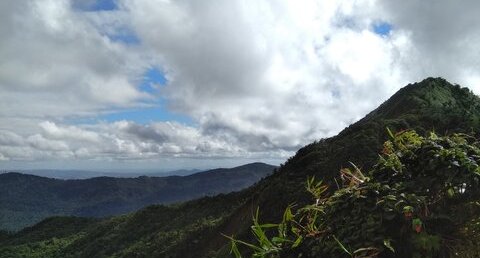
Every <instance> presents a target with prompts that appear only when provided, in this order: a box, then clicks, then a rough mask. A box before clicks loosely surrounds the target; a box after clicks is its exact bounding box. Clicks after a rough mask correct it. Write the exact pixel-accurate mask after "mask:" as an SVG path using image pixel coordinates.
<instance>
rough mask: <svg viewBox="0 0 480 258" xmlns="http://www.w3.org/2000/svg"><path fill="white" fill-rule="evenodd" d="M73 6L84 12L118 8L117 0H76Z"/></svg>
mask: <svg viewBox="0 0 480 258" xmlns="http://www.w3.org/2000/svg"><path fill="white" fill-rule="evenodd" d="M72 6H73V8H74V9H76V10H80V11H84V12H98V11H112V10H116V9H118V6H117V4H116V0H94V1H88V0H74V1H73V4H72Z"/></svg>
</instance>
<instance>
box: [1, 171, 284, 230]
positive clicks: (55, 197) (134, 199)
mask: <svg viewBox="0 0 480 258" xmlns="http://www.w3.org/2000/svg"><path fill="white" fill-rule="evenodd" d="M274 168H275V166H271V165H268V164H265V163H251V164H246V165H242V166H238V167H234V168H229V169H227V168H220V169H214V170H208V171H204V172H198V173H195V174H193V175H188V176H167V177H148V176H139V177H136V178H114V177H95V178H90V179H69V180H64V179H52V178H45V177H40V176H35V175H26V174H21V173H14V172H10V173H4V174H0V203H2V209H1V210H0V215H2V216H0V228H2V229H7V230H16V229H19V228H21V227H23V226H28V225H31V223H32V222H38V221H40V219H42V218H46V217H48V216H54V215H56V216H59V215H75V216H85V217H104V216H111V215H116V214H117V215H118V214H123V213H126V212H132V211H134V210H137V209H140V208H142V207H144V206H146V205H151V204H159V203H164V204H167V203H173V202H179V201H186V200H190V199H194V198H199V197H202V196H206V195H215V194H219V193H227V192H230V191H238V190H240V189H243V188H245V187H247V186H250V185H251V184H253V183H255V182H256V181H258V180H259V179H260V178H262V177H264V176H266V175H268V174H269V173H271V172H272V171H273V169H274ZM22 221H23V222H22Z"/></svg>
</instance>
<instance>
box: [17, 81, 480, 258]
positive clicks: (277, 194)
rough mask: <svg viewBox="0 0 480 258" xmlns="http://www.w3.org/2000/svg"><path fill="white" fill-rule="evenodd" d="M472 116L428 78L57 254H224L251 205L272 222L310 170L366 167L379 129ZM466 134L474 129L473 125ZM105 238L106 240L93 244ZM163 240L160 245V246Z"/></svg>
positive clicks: (297, 199) (459, 128)
mask: <svg viewBox="0 0 480 258" xmlns="http://www.w3.org/2000/svg"><path fill="white" fill-rule="evenodd" d="M479 121H480V100H479V98H478V96H476V95H474V94H473V93H471V92H470V91H469V90H468V89H466V88H461V87H460V86H458V85H452V84H450V83H448V82H447V81H446V80H444V79H442V78H427V79H425V80H423V81H421V82H418V83H413V84H409V85H407V86H406V87H404V88H402V89H401V90H399V91H398V92H397V93H395V94H394V95H393V96H392V97H391V98H389V99H388V100H387V101H385V102H384V103H383V104H382V105H380V106H379V107H378V108H376V109H375V110H373V111H372V112H370V113H369V114H367V116H365V117H364V118H362V119H360V120H359V121H358V122H356V123H354V124H351V125H350V126H348V127H347V128H345V129H344V130H342V131H341V132H340V133H339V134H338V135H336V136H334V137H330V138H326V139H321V140H318V141H315V142H313V143H311V144H308V145H306V146H304V147H302V148H301V149H299V150H298V151H297V152H296V154H295V155H294V156H292V157H291V158H289V159H288V160H287V161H286V162H285V163H284V164H282V165H281V166H280V167H279V168H278V169H277V170H276V172H274V173H273V174H271V175H269V176H267V177H265V178H264V179H262V180H260V182H258V183H256V184H255V185H253V186H252V187H249V188H247V189H245V190H243V191H240V192H237V193H232V194H226V195H220V196H214V197H208V198H202V199H201V200H197V201H190V202H188V203H185V204H181V205H179V206H176V205H174V206H170V207H163V206H151V207H148V208H146V209H143V210H141V211H139V212H137V213H133V214H130V215H129V216H127V217H117V218H112V219H111V220H109V221H106V222H104V223H106V224H105V225H108V226H104V227H96V228H95V229H93V230H88V229H86V230H85V231H84V233H83V236H82V237H80V239H79V240H74V241H72V242H71V243H69V244H67V245H66V247H63V248H60V249H59V250H61V253H62V255H64V257H78V256H75V255H76V254H83V255H85V254H89V255H94V256H95V252H96V251H99V250H102V251H101V253H100V254H99V255H98V256H96V257H101V256H118V257H131V256H137V257H228V256H229V254H228V252H229V243H228V240H227V239H226V238H225V237H223V236H222V235H221V233H223V234H225V235H230V236H231V235H234V236H235V237H236V238H239V239H243V240H246V241H249V240H252V239H251V235H250V230H251V229H250V225H251V223H252V215H253V214H255V212H256V210H257V208H258V207H260V214H259V215H260V216H259V220H260V221H261V222H266V223H269V222H275V221H279V220H281V217H282V215H283V211H284V209H285V208H286V207H287V206H288V205H290V204H292V203H295V204H296V205H297V207H299V206H301V205H303V204H307V203H309V202H311V198H310V196H309V195H308V194H307V192H306V191H305V190H304V185H305V181H306V179H307V178H308V177H312V176H315V177H316V178H317V179H322V180H323V181H324V183H326V184H328V185H330V187H331V188H334V187H335V179H336V178H338V175H339V173H338V171H339V170H340V169H341V168H342V167H348V166H350V162H352V163H354V164H356V165H357V166H358V167H360V168H368V167H369V166H371V165H373V164H374V162H375V161H376V160H377V158H378V156H377V153H378V152H379V151H380V150H381V147H382V144H383V142H384V141H385V139H387V133H386V128H390V129H391V130H392V131H400V130H403V129H407V128H411V129H415V130H417V131H418V132H419V133H421V134H422V133H425V132H428V131H431V130H435V131H436V132H437V133H439V134H448V133H450V132H469V133H471V132H472V128H473V129H475V128H479V125H480V122H479ZM473 133H474V135H478V131H474V132H473ZM192 207H202V208H201V209H202V211H204V210H208V209H209V208H210V207H212V209H211V210H212V212H211V213H207V214H208V215H205V214H202V215H199V216H198V217H195V216H194V217H189V218H188V219H185V220H182V218H183V217H185V216H186V215H187V214H191V213H193V212H200V211H196V210H195V209H193V208H192ZM218 209H221V212H218ZM170 212H171V214H174V215H173V217H175V219H176V220H177V223H178V224H179V226H178V227H177V228H169V225H168V224H169V223H168V222H165V221H162V220H161V219H158V217H161V216H165V214H169V213H170ZM140 217H141V219H140ZM205 218H208V219H207V220H205ZM141 222H144V223H143V224H142V223H141ZM129 225H136V226H137V227H141V228H142V229H141V230H140V229H139V230H133V232H130V231H128V232H129V234H133V235H135V237H133V238H129V237H128V235H127V234H126V233H125V232H127V230H126V229H128V228H130V227H129ZM116 227H118V228H119V229H120V230H121V231H122V232H124V233H121V234H120V235H119V234H118V231H115V230H113V229H112V228H116ZM160 232H161V234H160ZM177 234H180V235H177ZM13 238H15V236H13ZM172 238H174V239H175V240H172ZM107 240H108V241H110V242H109V243H110V244H99V243H106V242H107ZM167 242H168V243H169V244H168V245H167V246H165V245H163V244H161V243H167ZM192 250H195V251H194V252H193V253H192ZM247 254H248V253H247Z"/></svg>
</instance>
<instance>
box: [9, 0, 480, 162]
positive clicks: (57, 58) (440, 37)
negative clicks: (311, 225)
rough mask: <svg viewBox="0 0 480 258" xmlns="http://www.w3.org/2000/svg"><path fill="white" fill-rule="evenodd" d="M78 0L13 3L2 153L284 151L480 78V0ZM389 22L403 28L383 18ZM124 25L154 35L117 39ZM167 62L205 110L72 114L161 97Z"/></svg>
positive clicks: (173, 88) (170, 155)
mask: <svg viewBox="0 0 480 258" xmlns="http://www.w3.org/2000/svg"><path fill="white" fill-rule="evenodd" d="M78 4H80V3H79V2H78V1H76V2H74V3H72V2H69V1H66V0H42V1H13V0H10V1H3V2H1V3H0V33H2V39H1V40H0V56H2V58H1V59H0V159H1V160H6V159H10V160H25V159H30V160H45V161H48V160H61V159H66V160H99V161H102V160H111V161H116V160H170V159H171V160H170V161H169V162H175V160H178V161H179V162H184V161H185V159H197V158H202V159H205V160H210V159H213V158H235V159H237V158H238V159H239V158H242V157H243V158H252V159H262V158H263V159H267V158H268V159H271V158H273V159H277V160H281V159H284V158H285V157H287V156H289V155H291V154H293V152H294V151H295V150H297V149H298V148H299V147H301V146H302V145H304V144H306V143H309V142H311V141H313V140H315V139H319V138H322V137H326V136H331V135H334V134H336V133H337V132H339V130H341V129H342V128H344V127H345V126H347V125H348V124H350V123H352V122H354V121H356V120H358V119H360V118H361V117H362V116H363V115H365V114H366V113H367V112H369V111H370V110H372V109H373V108H375V107H376V106H377V105H379V104H380V103H381V102H382V101H384V100H385V99H386V98H387V97H389V96H390V95H391V94H393V93H394V92H395V91H396V90H397V89H399V88H400V87H401V86H403V85H406V84H407V83H410V82H414V81H418V80H421V79H423V78H424V77H427V76H442V77H445V78H447V79H448V80H451V81H452V82H456V83H461V84H464V85H465V86H471V87H473V89H474V90H475V91H476V92H480V83H479V82H480V79H479V78H480V74H479V71H480V69H479V68H480V63H479V62H478V61H477V60H480V56H479V55H480V54H479V53H477V52H478V51H476V42H478V39H479V38H480V29H479V28H477V27H476V26H473V25H474V24H476V22H477V21H480V20H479V19H480V18H479V16H478V15H477V14H476V13H475V10H477V9H478V7H480V6H479V5H480V4H479V3H478V2H477V1H473V0H469V1H466V2H465V3H462V4H461V5H459V4H455V3H453V2H451V1H436V2H435V3H430V2H425V1H422V2H420V1H410V0H409V1H402V2H399V1H393V0H392V1H390V0H387V1H377V0H357V1H313V0H309V1H302V2H298V1H210V0H205V1H188V0H183V1H160V0H158V1H152V0H119V1H118V6H119V9H118V10H113V11H102V12H81V11H78V10H74V9H73V8H72V6H74V5H78ZM87 4H88V5H91V4H92V1H89V2H88V3H87ZM382 22H388V23H390V24H391V25H392V28H393V30H392V31H391V32H390V33H389V34H388V35H384V36H381V35H377V34H375V33H374V32H373V27H374V25H376V24H379V23H382ZM125 31H127V32H128V33H132V35H135V36H136V37H138V40H139V43H138V44H136V45H135V44H133V45H129V44H122V42H118V41H114V40H112V39H111V36H112V35H117V34H119V33H120V34H121V33H125ZM152 66H157V67H159V68H160V69H161V70H163V72H165V75H166V77H167V80H168V83H167V85H166V86H164V87H161V94H162V96H161V97H162V98H164V99H166V101H167V103H168V104H169V108H170V110H173V111H177V112H180V113H182V114H185V115H186V116H189V117H191V118H192V120H193V123H192V124H191V125H185V124H181V123H178V122H175V121H164V122H158V121H157V122H156V121H152V122H151V123H149V124H139V123H135V122H131V121H130V122H129V121H117V122H96V123H93V124H78V123H76V124H75V123H71V122H70V123H69V122H68V121H70V120H69V119H68V118H72V117H74V118H75V117H86V118H89V117H90V118H91V117H94V116H95V115H97V114H99V112H106V111H110V112H111V111H113V112H115V111H118V110H119V108H124V107H140V106H142V105H146V103H148V101H151V100H153V99H154V98H155V96H154V95H152V94H148V93H145V92H142V91H141V90H140V89H139V83H140V82H141V77H142V74H144V72H145V71H146V69H147V68H148V67H152ZM172 160H173V161H172Z"/></svg>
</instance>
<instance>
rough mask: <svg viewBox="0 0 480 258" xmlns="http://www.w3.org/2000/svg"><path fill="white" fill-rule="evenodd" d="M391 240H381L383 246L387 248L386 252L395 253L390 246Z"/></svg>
mask: <svg viewBox="0 0 480 258" xmlns="http://www.w3.org/2000/svg"><path fill="white" fill-rule="evenodd" d="M391 241H392V240H391V239H384V240H383V245H384V246H385V247H387V248H388V250H390V251H392V253H395V249H393V246H392V242H391Z"/></svg>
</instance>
